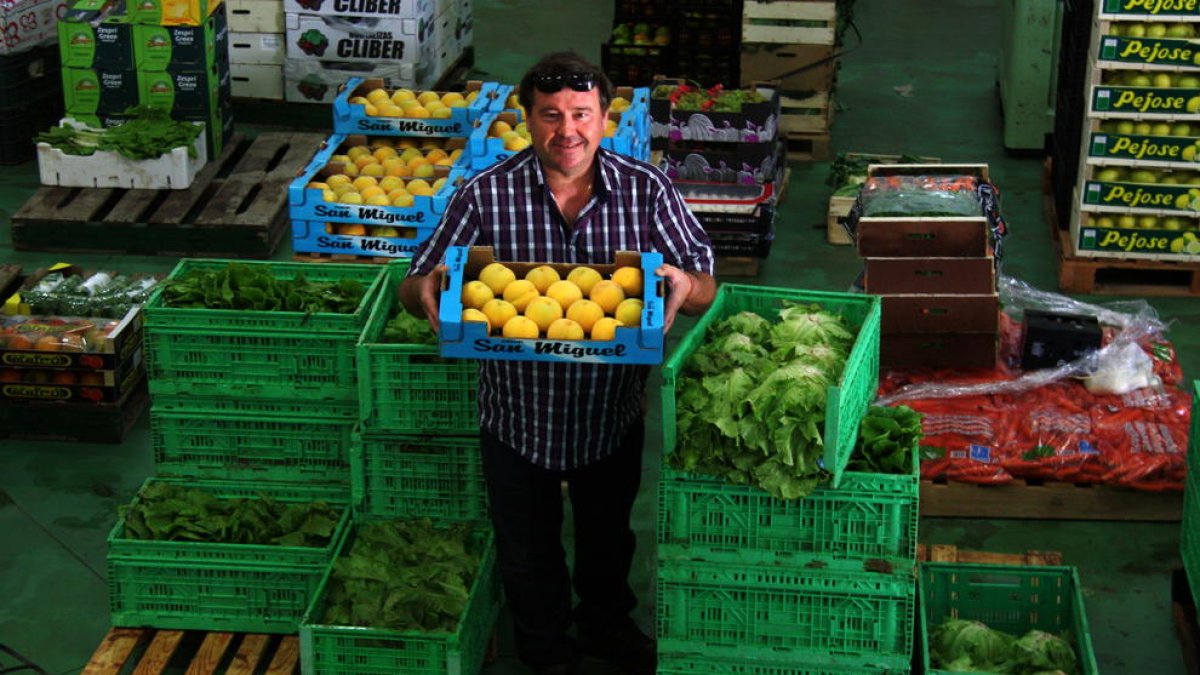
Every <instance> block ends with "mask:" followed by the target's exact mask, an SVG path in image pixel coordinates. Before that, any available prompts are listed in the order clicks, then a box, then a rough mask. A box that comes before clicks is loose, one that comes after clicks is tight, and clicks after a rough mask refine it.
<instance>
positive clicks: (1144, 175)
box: [1129, 169, 1158, 183]
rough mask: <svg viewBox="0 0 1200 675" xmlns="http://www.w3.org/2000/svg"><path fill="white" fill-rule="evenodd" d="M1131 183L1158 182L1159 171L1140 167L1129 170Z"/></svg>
mask: <svg viewBox="0 0 1200 675" xmlns="http://www.w3.org/2000/svg"><path fill="white" fill-rule="evenodd" d="M1129 182H1130V183H1157V182H1158V172H1157V171H1147V170H1145V169H1138V170H1137V171H1131V172H1129Z"/></svg>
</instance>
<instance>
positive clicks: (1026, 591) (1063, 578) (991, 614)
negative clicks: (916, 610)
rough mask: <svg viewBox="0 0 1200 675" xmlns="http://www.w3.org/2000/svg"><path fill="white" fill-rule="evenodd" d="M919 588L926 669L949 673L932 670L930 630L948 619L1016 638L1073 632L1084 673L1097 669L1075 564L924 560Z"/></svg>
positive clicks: (922, 643) (1073, 642)
mask: <svg viewBox="0 0 1200 675" xmlns="http://www.w3.org/2000/svg"><path fill="white" fill-rule="evenodd" d="M918 586H919V588H920V594H921V607H922V610H921V619H920V621H921V659H922V662H923V663H924V665H925V672H926V673H930V674H931V675H933V674H940V673H947V674H948V673H949V672H950V671H946V670H938V669H935V668H933V666H932V664H931V663H930V656H929V637H928V636H929V631H930V630H931V629H932V628H934V627H935V626H937V625H938V624H940V623H941V622H942V621H944V620H945V619H947V618H955V619H971V620H974V621H982V622H983V623H985V624H987V625H988V626H989V627H990V628H994V629H996V630H1001V631H1004V632H1006V633H1009V634H1012V635H1017V636H1020V635H1023V634H1025V633H1026V632H1027V631H1029V630H1030V629H1033V628H1037V629H1039V630H1043V631H1046V632H1048V633H1055V634H1060V633H1063V632H1064V631H1069V632H1070V635H1071V642H1072V644H1071V646H1072V647H1073V648H1074V649H1075V655H1076V657H1077V659H1078V664H1079V667H1080V672H1082V673H1083V675H1095V674H1096V673H1097V672H1099V671H1098V669H1097V667H1096V655H1095V654H1094V653H1093V651H1092V636H1091V633H1090V632H1089V630H1088V622H1087V615H1086V613H1085V612H1084V609H1083V589H1082V588H1081V587H1080V585H1079V574H1078V572H1076V570H1075V568H1074V567H1034V566H1019V565H986V564H974V563H932V562H931V563H922V564H921V571H920V575H919V582H918Z"/></svg>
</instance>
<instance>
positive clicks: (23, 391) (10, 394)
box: [0, 349, 146, 403]
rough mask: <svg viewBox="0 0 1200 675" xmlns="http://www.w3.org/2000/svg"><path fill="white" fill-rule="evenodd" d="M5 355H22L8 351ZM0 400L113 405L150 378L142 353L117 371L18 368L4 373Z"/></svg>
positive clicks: (121, 365)
mask: <svg viewBox="0 0 1200 675" xmlns="http://www.w3.org/2000/svg"><path fill="white" fill-rule="evenodd" d="M2 356H14V357H15V356H20V354H19V353H17V352H6V353H4V354H2ZM0 378H2V379H0V401H67V402H81V403H112V402H114V401H119V400H120V399H121V397H122V396H124V395H125V394H126V393H128V392H129V391H131V390H133V389H135V388H137V387H138V386H140V385H141V384H142V383H143V382H144V381H145V379H146V364H145V363H144V362H143V361H142V350H141V349H138V350H137V351H135V352H134V353H133V355H132V357H131V358H130V359H129V360H128V361H125V362H123V363H120V364H118V366H117V368H116V369H114V370H93V371H88V372H76V371H74V370H69V369H52V368H41V367H26V366H18V367H12V368H5V369H3V370H0Z"/></svg>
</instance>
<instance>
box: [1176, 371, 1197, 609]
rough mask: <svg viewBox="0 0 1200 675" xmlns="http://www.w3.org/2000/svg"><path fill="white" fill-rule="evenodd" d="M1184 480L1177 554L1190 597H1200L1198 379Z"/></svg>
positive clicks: (1193, 387) (1193, 395)
mask: <svg viewBox="0 0 1200 675" xmlns="http://www.w3.org/2000/svg"><path fill="white" fill-rule="evenodd" d="M1187 459H1188V467H1187V480H1186V482H1185V484H1184V489H1183V522H1182V524H1181V526H1180V531H1179V555H1180V557H1181V558H1183V570H1184V572H1186V573H1187V579H1188V586H1189V587H1190V588H1191V589H1192V597H1193V598H1200V593H1198V592H1197V591H1200V380H1196V381H1195V382H1193V383H1192V426H1191V429H1190V430H1189V432H1188V451H1187Z"/></svg>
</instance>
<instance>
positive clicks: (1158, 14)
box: [1096, 0, 1200, 21]
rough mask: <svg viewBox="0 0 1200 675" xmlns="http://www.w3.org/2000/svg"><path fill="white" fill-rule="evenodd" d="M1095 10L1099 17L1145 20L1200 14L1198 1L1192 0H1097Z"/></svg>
mask: <svg viewBox="0 0 1200 675" xmlns="http://www.w3.org/2000/svg"><path fill="white" fill-rule="evenodd" d="M1096 5H1097V6H1096V11H1097V12H1098V15H1099V18H1101V19H1119V20H1126V21H1129V20H1132V21H1145V20H1146V19H1151V18H1153V19H1158V20H1164V21H1165V20H1171V19H1184V20H1186V19H1195V18H1196V17H1197V16H1200V3H1196V2H1192V0H1156V1H1147V0H1141V1H1138V2H1130V0H1099V2H1097V3H1096Z"/></svg>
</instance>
